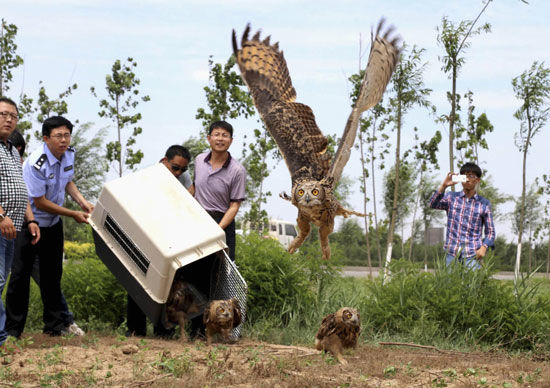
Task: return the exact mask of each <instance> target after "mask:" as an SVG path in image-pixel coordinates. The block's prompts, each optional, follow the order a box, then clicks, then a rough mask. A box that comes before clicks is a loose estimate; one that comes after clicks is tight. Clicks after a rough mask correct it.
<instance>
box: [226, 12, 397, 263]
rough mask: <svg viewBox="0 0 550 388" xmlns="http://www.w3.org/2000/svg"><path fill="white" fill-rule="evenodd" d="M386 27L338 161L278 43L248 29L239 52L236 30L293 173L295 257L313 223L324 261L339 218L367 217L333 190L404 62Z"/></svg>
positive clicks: (242, 57) (265, 115)
mask: <svg viewBox="0 0 550 388" xmlns="http://www.w3.org/2000/svg"><path fill="white" fill-rule="evenodd" d="M383 23H384V20H381V21H380V23H379V24H378V28H377V31H376V37H375V38H374V40H373V41H372V44H371V49H370V56H369V61H368V64H367V67H366V69H365V76H364V77H363V80H362V82H361V88H360V91H359V95H358V98H357V101H356V102H355V106H354V107H353V109H352V111H351V114H350V116H349V118H348V121H347V123H346V127H345V129H344V133H343V136H342V138H341V140H340V143H339V145H338V150H337V151H336V154H335V156H334V157H332V156H331V155H330V154H329V152H327V145H328V143H327V139H326V138H325V136H323V134H322V133H321V130H320V129H319V128H318V127H317V124H316V123H315V117H314V115H313V112H312V110H311V108H310V107H309V106H307V105H304V104H301V103H299V102H296V91H295V90H294V87H293V86H292V81H291V79H290V75H289V72H288V68H287V65H286V61H285V58H284V56H283V52H282V51H281V50H279V46H278V43H275V44H270V42H269V41H270V37H269V36H268V37H267V38H266V39H264V40H260V32H259V31H258V32H257V33H256V34H255V35H254V36H253V37H252V38H249V33H250V25H248V26H247V27H246V29H245V31H244V33H243V36H242V39H241V48H240V49H239V47H238V44H237V38H236V33H235V30H233V51H234V53H235V57H236V60H237V64H238V65H239V68H240V70H241V74H242V77H243V80H244V82H245V83H246V84H247V85H248V88H249V90H250V93H251V94H252V97H253V99H254V104H255V106H256V108H257V110H258V112H259V113H260V115H261V117H262V119H263V121H264V123H265V126H266V128H267V130H268V131H269V133H270V134H271V136H272V137H273V139H274V140H275V142H276V143H277V146H278V147H279V151H280V152H281V154H282V155H283V158H284V160H285V162H286V165H287V167H288V169H289V171H290V176H291V179H292V192H291V195H290V197H289V196H288V195H287V194H285V193H282V194H281V197H282V198H283V199H286V200H289V201H291V202H292V204H293V205H294V206H296V207H297V208H298V218H297V224H298V228H299V233H298V236H296V238H295V239H294V240H293V241H292V243H291V244H290V246H289V248H288V251H289V252H290V253H294V252H295V251H296V250H297V249H298V248H299V247H300V246H301V245H302V243H303V242H304V240H305V238H306V237H307V236H308V234H309V232H310V223H314V224H315V225H317V226H318V227H319V237H320V242H321V249H322V252H323V259H325V260H328V259H329V258H330V246H329V242H328V236H329V234H331V233H332V231H333V229H334V217H335V216H338V215H341V216H344V217H349V216H350V215H358V216H362V215H363V214H362V213H358V212H355V211H353V210H348V209H345V208H344V207H343V206H342V205H341V204H340V203H339V202H338V200H337V199H336V198H335V196H334V187H335V185H336V183H337V182H338V181H339V179H340V177H341V175H342V170H343V169H344V166H345V165H346V163H347V161H348V160H349V156H350V152H351V148H352V146H353V143H354V141H355V136H356V133H357V127H358V123H359V119H360V117H361V114H362V113H363V112H364V111H365V110H367V109H369V108H371V107H373V106H375V105H376V104H377V103H378V102H379V101H380V99H381V98H382V94H383V93H384V90H385V89H386V85H387V84H388V82H389V81H390V77H391V75H392V73H393V70H394V69H395V66H396V64H397V61H398V59H399V52H400V48H399V47H398V42H399V39H398V38H396V37H390V35H391V34H392V31H393V28H389V29H387V30H386V31H385V33H384V34H383V35H380V32H381V30H382V27H383Z"/></svg>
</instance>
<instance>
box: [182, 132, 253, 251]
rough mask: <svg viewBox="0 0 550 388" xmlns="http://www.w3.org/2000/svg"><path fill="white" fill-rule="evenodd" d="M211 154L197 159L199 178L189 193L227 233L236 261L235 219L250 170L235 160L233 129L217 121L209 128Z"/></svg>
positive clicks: (197, 175) (196, 169)
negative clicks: (232, 147) (231, 149)
mask: <svg viewBox="0 0 550 388" xmlns="http://www.w3.org/2000/svg"><path fill="white" fill-rule="evenodd" d="M207 140H208V143H209V144H210V151H209V152H205V153H202V154H200V155H198V156H197V157H196V158H195V179H194V182H193V185H192V186H191V187H190V188H189V192H190V193H191V194H192V195H194V196H195V199H196V200H197V201H198V202H199V203H200V204H201V206H202V207H203V208H204V209H205V210H206V211H207V212H208V214H210V216H211V217H212V218H213V219H214V220H215V221H216V222H217V223H218V224H219V225H220V227H221V228H222V229H223V230H224V231H225V239H226V243H227V246H228V248H229V257H230V258H231V260H233V261H234V260H235V216H236V215H237V212H238V211H239V207H240V206H241V202H242V201H243V200H244V195H245V180H246V171H245V169H244V167H243V166H242V165H241V164H240V163H239V162H238V161H237V160H236V159H234V158H232V157H231V154H230V153H229V151H228V149H229V146H230V145H231V143H232V142H233V127H232V126H231V124H229V123H227V122H225V121H216V122H214V123H212V124H211V125H210V128H209V129H208V137H207Z"/></svg>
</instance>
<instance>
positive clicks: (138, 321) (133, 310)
mask: <svg viewBox="0 0 550 388" xmlns="http://www.w3.org/2000/svg"><path fill="white" fill-rule="evenodd" d="M126 326H127V327H128V332H127V333H126V334H127V335H135V336H139V337H145V336H146V335H147V316H146V315H145V313H144V312H143V311H141V309H140V308H139V306H138V304H137V303H136V302H135V301H134V299H132V297H131V296H130V295H129V294H128V301H127V304H126ZM174 332H175V330H174V329H165V328H164V327H163V326H162V324H157V325H154V327H153V333H154V335H155V336H157V337H171V336H172V335H173V334H174Z"/></svg>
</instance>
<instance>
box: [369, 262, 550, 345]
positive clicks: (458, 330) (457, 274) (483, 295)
mask: <svg viewBox="0 0 550 388" xmlns="http://www.w3.org/2000/svg"><path fill="white" fill-rule="evenodd" d="M391 274H392V275H391V278H389V280H388V281H386V283H383V281H382V279H377V280H376V281H374V282H372V283H371V284H370V286H369V288H370V293H371V297H370V298H367V299H365V301H364V303H363V304H362V306H361V311H368V323H367V326H368V327H369V328H370V330H371V331H372V332H373V333H374V334H386V335H389V336H396V335H398V336H403V337H408V338H409V339H411V340H413V341H418V342H421V343H422V342H423V343H433V342H434V341H436V340H447V341H449V340H450V341H452V342H455V343H456V342H459V343H461V342H465V343H467V344H491V345H496V346H503V347H507V348H512V349H516V348H519V349H533V348H534V347H535V345H536V344H537V343H547V345H548V339H547V338H548V337H547V336H548V333H549V323H550V320H549V316H548V313H547V311H548V310H547V309H548V306H549V302H550V301H549V300H548V298H543V297H542V296H540V295H539V296H537V295H536V289H535V288H534V287H533V286H531V285H530V284H529V283H528V282H525V283H524V284H523V285H521V286H520V288H519V289H518V290H514V289H513V287H511V286H510V283H508V282H503V281H501V280H497V279H494V278H492V275H493V274H494V270H493V266H492V261H491V259H488V260H486V261H485V265H484V266H483V268H481V269H480V270H477V271H471V270H468V269H467V268H465V267H464V266H463V265H460V264H456V265H453V266H451V267H446V266H445V265H444V264H443V263H440V265H439V266H438V267H437V268H436V270H435V273H424V272H420V268H419V267H418V266H417V265H415V264H412V263H410V262H408V261H406V260H396V261H393V262H392V265H391ZM535 287H536V286H535Z"/></svg>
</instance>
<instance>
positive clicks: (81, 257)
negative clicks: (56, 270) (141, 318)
mask: <svg viewBox="0 0 550 388" xmlns="http://www.w3.org/2000/svg"><path fill="white" fill-rule="evenodd" d="M65 254H66V256H67V259H68V261H67V262H66V263H65V265H64V267H63V279H62V281H61V287H62V289H63V293H64V294H65V298H66V299H67V304H68V305H69V309H70V310H71V311H72V313H73V315H74V317H75V319H76V320H79V321H91V320H93V319H97V318H99V319H100V320H102V321H103V322H107V323H109V324H111V327H112V328H116V327H118V326H119V325H120V324H121V323H122V321H123V320H124V317H125V311H126V291H125V290H124V289H123V288H122V286H121V285H120V284H119V282H118V281H117V280H116V278H115V277H114V276H113V274H112V273H111V272H110V271H109V269H107V267H106V266H105V265H104V264H103V263H102V262H101V260H99V258H98V257H97V256H96V254H95V248H94V245H93V244H89V243H84V244H71V243H69V242H67V243H66V244H65Z"/></svg>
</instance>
